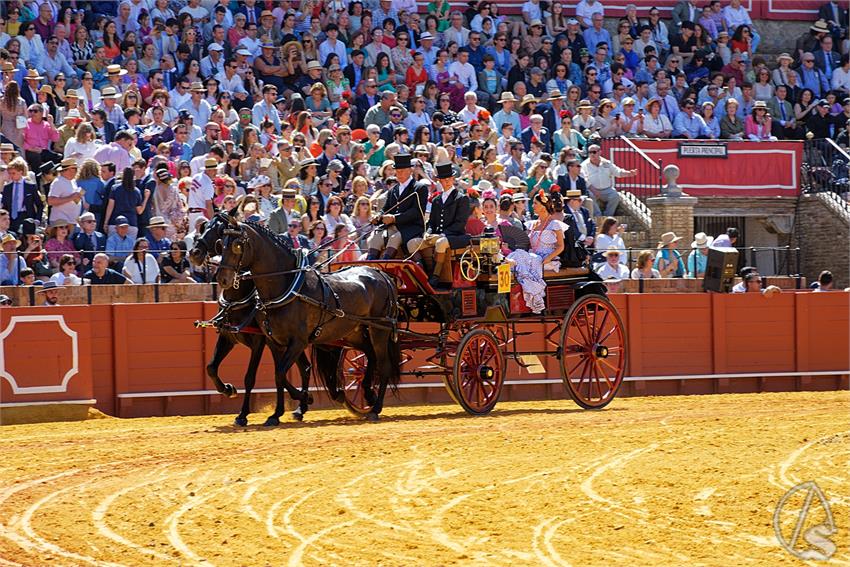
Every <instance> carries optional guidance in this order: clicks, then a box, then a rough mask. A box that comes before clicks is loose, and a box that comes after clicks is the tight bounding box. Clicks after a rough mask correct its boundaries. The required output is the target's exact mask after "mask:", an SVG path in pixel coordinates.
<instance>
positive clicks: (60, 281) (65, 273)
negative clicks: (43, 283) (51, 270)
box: [50, 254, 83, 285]
mask: <svg viewBox="0 0 850 567" xmlns="http://www.w3.org/2000/svg"><path fill="white" fill-rule="evenodd" d="M76 269H77V262H76V260H74V257H73V256H71V255H70V254H63V255H62V257H61V258H60V259H59V271H58V272H56V273H55V274H53V275H52V276H50V281H51V282H55V283H56V285H81V284H82V283H83V280H81V279H80V277H79V276H78V275H77V274H76V273H74V270H76Z"/></svg>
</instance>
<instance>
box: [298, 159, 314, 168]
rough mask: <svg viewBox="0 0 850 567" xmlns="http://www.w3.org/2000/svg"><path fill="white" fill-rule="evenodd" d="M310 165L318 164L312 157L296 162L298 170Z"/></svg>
mask: <svg viewBox="0 0 850 567" xmlns="http://www.w3.org/2000/svg"><path fill="white" fill-rule="evenodd" d="M311 165H318V163H317V162H316V160H315V159H313V158H307V159H305V160H304V161H302V162H301V163H299V164H298V171H303V170H305V169H307V168H308V167H310V166H311Z"/></svg>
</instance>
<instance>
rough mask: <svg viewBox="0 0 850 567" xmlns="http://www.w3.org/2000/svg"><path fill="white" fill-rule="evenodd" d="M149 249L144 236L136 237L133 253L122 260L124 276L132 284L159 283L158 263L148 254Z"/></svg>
mask: <svg viewBox="0 0 850 567" xmlns="http://www.w3.org/2000/svg"><path fill="white" fill-rule="evenodd" d="M149 249H150V244H149V243H148V241H147V239H146V238H137V239H136V243H135V244H134V245H133V253H132V254H130V255H129V256H127V259H126V260H124V276H125V277H126V278H127V279H129V280H130V281H131V282H133V283H134V284H150V283H159V264H157V263H156V258H154V257H153V256H152V255H151V254H148V252H147V251H148V250H149Z"/></svg>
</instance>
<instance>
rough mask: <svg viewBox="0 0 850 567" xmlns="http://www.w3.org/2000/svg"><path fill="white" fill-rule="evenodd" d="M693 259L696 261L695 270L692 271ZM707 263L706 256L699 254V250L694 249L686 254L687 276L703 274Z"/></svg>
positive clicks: (692, 276)
mask: <svg viewBox="0 0 850 567" xmlns="http://www.w3.org/2000/svg"><path fill="white" fill-rule="evenodd" d="M695 259H696V260H695ZM694 261H696V272H694ZM707 265H708V256H707V255H704V254H700V251H699V250H694V251H693V252H691V253H690V255H688V277H689V278H698V277H701V276H703V275H705V268H706V266H707Z"/></svg>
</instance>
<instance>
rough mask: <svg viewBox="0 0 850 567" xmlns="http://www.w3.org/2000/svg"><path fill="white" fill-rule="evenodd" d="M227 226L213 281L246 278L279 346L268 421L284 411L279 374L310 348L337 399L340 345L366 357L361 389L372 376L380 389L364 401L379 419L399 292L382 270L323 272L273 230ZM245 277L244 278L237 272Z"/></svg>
mask: <svg viewBox="0 0 850 567" xmlns="http://www.w3.org/2000/svg"><path fill="white" fill-rule="evenodd" d="M223 218H224V219H226V220H227V221H228V222H229V223H230V227H228V229H226V230H224V240H223V241H222V243H223V250H222V255H221V265H220V266H219V269H218V273H217V275H216V280H217V281H218V283H219V285H221V287H222V289H230V288H233V287H237V288H238V287H240V286H241V283H242V281H244V280H245V279H252V280H253V281H254V285H255V286H256V289H257V295H258V298H259V302H258V305H259V311H258V312H257V320H258V322H259V324H260V328H261V329H262V330H263V332H264V333H265V334H266V337H267V338H268V339H269V340H270V342H273V343H275V344H276V345H277V346H278V347H280V348H282V349H284V354H283V356H282V358H281V359H280V360H275V378H276V383H277V386H278V400H277V401H278V403H277V408H276V409H275V412H274V414H272V415H271V416H269V418H268V420H267V421H266V424H268V425H276V424H277V423H279V418H280V416H281V415H282V414H283V383H282V381H277V379H278V378H283V377H284V376H285V375H286V371H287V370H288V369H289V367H290V365H291V364H292V363H293V362H294V361H295V360H296V359H297V358H298V357H299V356H300V355H301V354H302V353H303V352H304V350H305V349H306V348H307V346H308V345H311V344H312V345H314V350H315V353H316V357H315V358H316V366H317V370H318V373H319V375H320V377H321V378H322V380H323V381H324V382H325V386H326V387H327V389H328V391H329V393H330V396H331V397H332V398H333V399H335V400H337V401H338V400H340V399H341V398H340V396H341V392H340V391H339V389H338V387H337V383H336V370H337V367H338V364H339V362H340V353H341V347H343V346H347V347H351V348H355V349H358V350H360V351H362V352H363V353H365V354H366V357H367V360H368V364H367V370H366V377H365V378H364V383H363V386H364V390H365V391H366V392H367V393H368V394H367V395H368V396H370V397H374V396H372V394H371V390H372V388H371V384H372V380H374V379H377V380H378V394H377V397H374V399H369V400H368V401H369V402H370V405H372V411H371V412H370V413H369V414H367V416H366V417H367V419H369V420H373V421H374V420H377V419H378V415H379V414H380V412H381V409H382V408H383V400H384V395H385V393H386V387H387V386H388V385H389V386H390V387H391V388H393V389H395V387H396V386H397V385H398V382H399V378H400V369H399V366H400V352H399V348H398V344H397V342H396V340H395V339H396V337H395V326H396V317H397V311H398V304H397V301H398V297H397V293H396V288H395V284H394V282H393V281H392V278H390V276H388V275H387V274H385V273H383V272H381V271H380V270H375V269H373V268H369V267H366V266H355V267H352V268H347V269H344V270H340V271H338V272H335V273H333V274H328V275H323V274H320V273H319V272H318V271H317V270H315V269H313V268H312V267H310V266H309V265H308V263H307V261H306V257H305V256H304V251H303V250H293V249H292V248H291V247H290V246H289V244H288V243H287V242H286V241H284V240H283V239H282V238H280V236H279V235H277V234H275V233H273V232H271V231H269V230H268V229H267V228H265V227H263V226H261V225H259V224H255V223H251V222H246V223H239V222H236V221H235V220H234V219H232V218H231V217H223ZM245 270H247V271H249V272H250V275H247V276H243V271H245Z"/></svg>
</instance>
